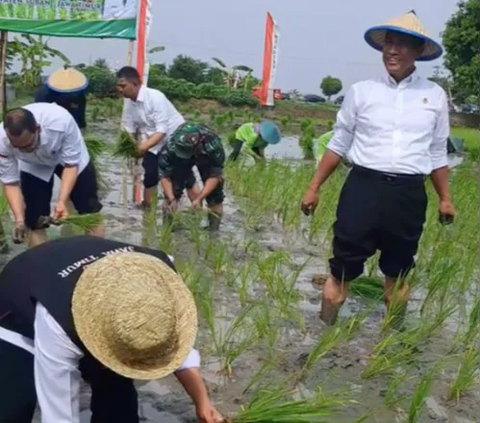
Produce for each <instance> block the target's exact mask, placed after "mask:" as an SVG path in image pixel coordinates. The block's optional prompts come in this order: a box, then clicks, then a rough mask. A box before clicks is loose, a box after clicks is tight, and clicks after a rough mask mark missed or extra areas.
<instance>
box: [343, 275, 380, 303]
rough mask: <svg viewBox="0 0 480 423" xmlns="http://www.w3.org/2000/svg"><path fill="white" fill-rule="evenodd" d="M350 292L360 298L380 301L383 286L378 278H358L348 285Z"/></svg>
mask: <svg viewBox="0 0 480 423" xmlns="http://www.w3.org/2000/svg"><path fill="white" fill-rule="evenodd" d="M350 290H351V291H352V292H353V293H354V294H356V295H359V296H360V297H364V298H368V299H370V300H380V299H382V298H383V295H384V291H385V284H384V282H383V280H382V279H381V278H378V277H369V276H360V277H359V278H357V279H355V280H354V281H352V282H351V283H350Z"/></svg>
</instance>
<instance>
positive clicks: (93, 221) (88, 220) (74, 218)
mask: <svg viewBox="0 0 480 423" xmlns="http://www.w3.org/2000/svg"><path fill="white" fill-rule="evenodd" d="M102 222H103V216H102V214H101V213H90V214H78V215H70V216H68V217H67V218H66V219H63V220H61V221H59V222H56V223H57V224H61V225H71V226H75V227H76V228H79V229H81V230H83V231H85V232H88V231H90V230H92V229H94V228H96V227H97V226H98V225H100V224H101V223H102Z"/></svg>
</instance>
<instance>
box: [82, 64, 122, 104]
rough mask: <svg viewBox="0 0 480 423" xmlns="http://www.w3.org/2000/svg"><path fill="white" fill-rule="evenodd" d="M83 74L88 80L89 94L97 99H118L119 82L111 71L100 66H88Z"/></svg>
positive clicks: (83, 70)
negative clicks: (117, 86) (117, 87)
mask: <svg viewBox="0 0 480 423" xmlns="http://www.w3.org/2000/svg"><path fill="white" fill-rule="evenodd" d="M82 73H83V74H84V75H85V76H86V77H87V78H88V92H89V93H90V94H92V95H94V96H95V97H99V98H105V97H116V96H117V90H116V88H115V84H116V82H117V80H116V78H115V75H114V74H113V72H111V71H110V70H109V69H106V68H103V67H98V66H86V67H84V68H83V69H82Z"/></svg>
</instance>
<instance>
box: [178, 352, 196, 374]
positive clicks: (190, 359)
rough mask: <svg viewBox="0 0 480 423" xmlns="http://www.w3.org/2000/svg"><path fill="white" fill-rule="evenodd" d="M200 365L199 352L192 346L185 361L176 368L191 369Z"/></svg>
mask: <svg viewBox="0 0 480 423" xmlns="http://www.w3.org/2000/svg"><path fill="white" fill-rule="evenodd" d="M195 367H200V353H199V352H198V351H197V350H196V349H195V348H192V349H191V351H190V353H189V354H188V356H187V358H186V359H185V361H184V362H183V363H182V365H181V366H180V367H179V368H178V369H177V370H185V369H193V368H195Z"/></svg>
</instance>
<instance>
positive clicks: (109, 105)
mask: <svg viewBox="0 0 480 423" xmlns="http://www.w3.org/2000/svg"><path fill="white" fill-rule="evenodd" d="M118 104H119V103H118V101H116V100H114V99H113V98H106V99H104V100H103V105H104V107H105V111H106V114H107V115H108V116H109V117H111V118H114V117H117V116H118V110H119V107H118Z"/></svg>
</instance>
